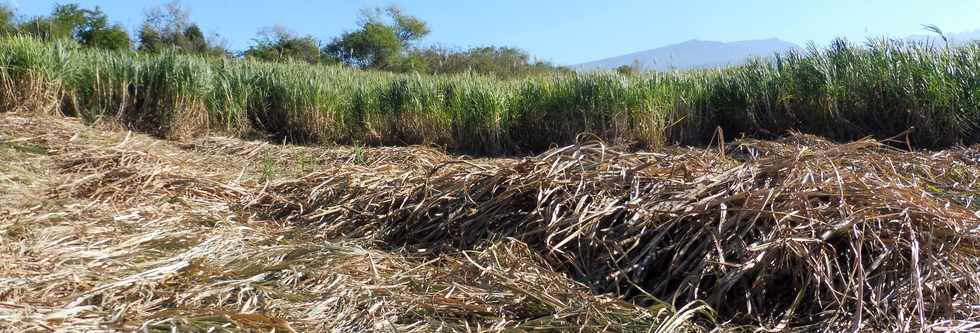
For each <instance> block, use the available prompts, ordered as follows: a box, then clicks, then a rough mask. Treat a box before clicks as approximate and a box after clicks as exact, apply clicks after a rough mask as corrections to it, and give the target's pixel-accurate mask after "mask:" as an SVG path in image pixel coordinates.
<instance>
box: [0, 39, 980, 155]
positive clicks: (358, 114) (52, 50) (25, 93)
mask: <svg viewBox="0 0 980 333" xmlns="http://www.w3.org/2000/svg"><path fill="white" fill-rule="evenodd" d="M0 45H3V47H0V82H4V84H5V86H8V87H11V88H10V89H6V90H5V91H3V92H0V105H2V106H4V107H6V108H7V109H11V108H17V107H18V105H20V104H23V103H34V101H38V100H42V101H46V102H45V103H55V104H56V105H57V103H62V104H60V105H61V107H60V108H61V109H62V110H68V111H71V112H66V113H71V114H78V115H81V116H83V117H84V118H85V119H90V120H94V119H119V120H121V121H123V122H124V123H125V124H128V125H129V126H133V127H139V128H143V129H147V130H149V131H151V132H154V133H158V134H160V135H163V136H183V135H192V134H194V133H197V132H202V131H219V132H225V133H230V134H237V135H254V134H261V135H266V136H271V137H274V138H277V139H281V140H288V141H293V142H312V143H339V144H351V143H354V142H358V143H364V144H367V145H379V144H383V145H410V144H427V145H437V146H442V147H446V148H448V149H450V150H453V151H457V152H465V153H472V154H512V153H524V152H536V151H541V150H543V149H546V148H548V147H549V146H551V145H564V144H569V143H572V142H575V141H576V140H577V137H578V136H579V135H580V134H583V133H584V134H587V136H588V137H597V138H601V139H603V140H605V141H607V142H614V143H624V144H637V145H640V146H658V145H663V144H667V143H682V144H705V143H708V142H709V141H710V140H711V139H712V137H714V136H715V135H716V134H717V133H718V129H719V128H721V129H722V133H724V135H725V136H726V137H728V138H731V137H737V136H740V135H746V136H752V137H759V138H772V137H777V136H780V135H783V134H785V133H787V132H789V131H802V132H804V133H811V134H817V135H822V136H826V137H829V138H831V139H835V140H852V139H858V138H861V137H864V136H868V135H872V136H877V137H880V138H888V137H894V136H896V135H900V134H903V133H905V132H906V131H908V130H909V129H910V128H914V129H913V130H912V131H911V132H908V133H907V138H908V140H909V142H910V143H911V144H913V145H915V146H919V147H943V146H949V145H955V144H970V143H977V142H980V99H978V96H980V46H978V45H972V46H968V47H963V48H945V47H935V46H931V45H928V44H918V43H908V42H902V41H888V40H872V41H869V42H868V43H867V44H866V45H853V44H851V43H849V42H846V41H843V40H840V41H837V42H835V43H833V44H832V45H831V46H829V47H827V48H822V49H821V48H817V47H812V46H811V47H810V48H809V49H808V50H807V51H803V52H790V53H786V54H782V55H780V56H778V57H777V58H776V59H775V60H774V61H772V62H767V61H761V60H759V61H754V62H750V63H747V64H745V65H740V66H734V67H727V68H718V69H705V70H698V71H691V72H686V73H656V72H649V73H642V74H636V75H632V76H623V75H618V74H614V73H592V74H577V73H561V74H555V73H547V74H537V75H531V76H528V77H524V78H521V79H507V80H500V79H497V78H494V77H491V76H484V75H479V74H475V73H468V74H457V75H427V74H417V73H411V74H397V73H390V72H379V71H361V70H356V69H350V68H346V67H341V66H324V65H315V66H314V65H307V64H302V63H296V62H290V63H271V62H256V61H248V60H244V61H243V60H230V59H222V58H211V57H198V56H189V55H180V54H174V53H171V52H165V53H161V54H158V55H141V54H132V53H125V52H109V51H101V50H92V49H79V48H77V47H73V46H72V45H71V44H64V43H62V44H51V43H44V42H41V41H38V40H34V39H29V38H23V37H13V38H10V37H8V38H6V39H4V40H2V41H0ZM18 103H20V104H18ZM45 105H49V104H44V105H41V106H39V107H38V108H41V109H45V108H43V107H46V106H45ZM47 109H50V108H49V107H48V108H47ZM47 109H45V110H47Z"/></svg>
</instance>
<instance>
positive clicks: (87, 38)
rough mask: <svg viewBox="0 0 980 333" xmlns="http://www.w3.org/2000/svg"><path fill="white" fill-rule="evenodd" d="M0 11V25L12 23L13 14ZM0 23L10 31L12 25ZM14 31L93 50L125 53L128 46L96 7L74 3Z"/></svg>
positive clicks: (119, 28)
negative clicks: (78, 44) (70, 40)
mask: <svg viewBox="0 0 980 333" xmlns="http://www.w3.org/2000/svg"><path fill="white" fill-rule="evenodd" d="M0 12H3V13H2V14H0V22H3V21H6V22H11V21H12V20H13V17H14V15H13V12H12V11H9V9H8V10H4V11H0ZM4 17H5V18H4ZM0 24H3V25H5V26H7V27H0V29H11V28H10V27H12V26H13V24H12V23H0ZM16 30H18V31H19V32H21V33H25V34H28V35H31V36H35V37H37V38H41V39H46V40H56V39H73V40H76V41H78V42H79V43H80V44H82V45H85V46H89V47H95V48H102V49H110V50H127V49H129V47H130V38H129V34H128V33H126V30H125V29H123V27H122V26H120V25H118V24H110V23H109V19H108V17H106V15H105V13H103V12H102V9H100V8H99V7H95V9H85V8H82V7H81V6H79V5H78V4H65V5H56V6H55V7H54V10H52V11H51V15H49V16H47V17H43V16H38V17H34V18H31V19H29V20H27V21H25V22H22V23H21V24H20V25H19V27H18V28H17V29H16ZM8 31H10V30H8Z"/></svg>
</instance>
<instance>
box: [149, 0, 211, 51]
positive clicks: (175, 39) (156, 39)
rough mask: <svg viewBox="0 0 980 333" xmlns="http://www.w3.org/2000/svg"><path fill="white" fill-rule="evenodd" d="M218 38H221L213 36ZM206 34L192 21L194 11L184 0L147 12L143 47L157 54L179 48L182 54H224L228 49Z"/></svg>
mask: <svg viewBox="0 0 980 333" xmlns="http://www.w3.org/2000/svg"><path fill="white" fill-rule="evenodd" d="M213 39H217V37H215V38H213ZM213 39H212V40H209V39H208V38H206V37H205V36H204V32H203V31H201V28H200V27H199V26H198V25H197V24H195V23H193V22H191V21H190V11H189V10H187V9H186V8H184V7H183V6H182V5H181V4H180V2H178V1H176V0H175V1H171V2H168V3H167V4H165V5H163V6H161V7H155V8H151V9H149V10H147V11H146V14H145V17H144V19H143V25H142V26H141V27H140V32H139V42H140V46H139V50H140V51H143V52H149V53H155V52H160V51H163V50H175V51H177V52H182V53H193V54H207V55H217V56H224V55H227V54H228V51H227V50H226V49H225V48H224V46H223V45H219V44H218V43H215V42H214V41H213Z"/></svg>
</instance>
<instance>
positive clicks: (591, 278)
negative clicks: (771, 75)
mask: <svg viewBox="0 0 980 333" xmlns="http://www.w3.org/2000/svg"><path fill="white" fill-rule="evenodd" d="M726 151H727V154H724V153H725V152H726ZM728 156H731V157H728ZM971 156H976V149H966V148H961V149H958V150H952V151H946V152H938V153H926V152H904V151H899V150H896V149H893V148H890V147H888V146H885V145H883V144H881V143H879V142H877V141H873V140H861V141H856V142H853V143H848V144H833V143H830V142H826V141H823V140H819V139H815V138H812V137H802V136H797V137H792V138H789V139H786V140H783V141H782V142H759V141H743V142H737V143H734V144H732V145H729V146H728V147H727V149H724V150H722V151H716V150H682V149H673V150H671V151H669V152H668V153H627V152H624V151H621V150H618V149H615V148H611V147H607V146H604V145H602V144H581V145H574V146H568V147H564V148H559V149H555V150H552V151H549V152H547V153H544V154H542V155H539V156H537V157H532V158H526V159H523V160H521V161H517V162H509V161H508V162H502V163H493V162H490V161H468V160H453V161H448V162H445V163H442V164H439V165H437V166H436V167H433V168H431V169H429V170H424V171H419V170H417V169H415V168H405V167H401V166H399V165H395V164H388V165H372V166H359V165H324V166H322V168H321V169H320V170H319V171H318V172H314V173H311V174H309V175H306V176H304V177H301V178H298V179H295V180H287V181H283V182H279V183H276V184H273V185H271V186H269V187H268V188H266V189H264V191H263V192H262V193H260V194H259V196H258V197H256V200H254V201H252V202H249V203H248V206H249V207H250V208H251V209H255V210H258V211H262V212H265V213H266V214H268V215H269V216H271V217H274V218H277V219H282V220H286V221H290V222H292V223H294V224H297V225H308V226H314V227H317V228H318V229H319V230H320V232H321V234H323V235H327V236H326V237H370V238H372V239H375V240H377V241H379V242H381V243H382V244H385V245H386V246H387V247H388V248H390V249H395V248H402V247H405V248H408V249H410V250H414V251H420V252H424V253H436V254H438V253H446V252H451V251H455V250H459V249H476V248H482V247H485V246H487V245H488V244H493V243H494V242H495V241H498V240H500V239H503V238H506V237H512V238H515V239H518V240H520V241H523V242H526V243H527V244H528V245H529V247H530V248H531V249H533V250H534V251H535V252H536V253H538V254H539V255H541V256H542V257H543V258H545V260H547V261H548V262H549V263H550V264H551V265H553V266H554V267H556V268H557V269H559V270H561V271H563V272H565V273H566V274H568V275H570V276H572V277H573V278H575V279H577V280H579V281H583V282H586V283H588V284H590V285H591V286H592V288H593V289H594V290H596V291H599V292H604V291H614V292H616V293H618V294H620V295H624V296H626V297H630V296H636V295H652V296H655V297H656V298H659V299H662V300H672V301H673V302H675V303H678V304H683V303H686V302H691V301H696V300H704V301H706V302H707V303H708V304H709V305H711V306H712V307H713V308H714V309H716V310H718V311H719V313H720V315H721V318H724V319H730V320H733V322H734V323H745V324H752V325H762V326H765V327H775V328H784V327H787V326H789V327H797V328H800V327H808V326H811V325H812V327H824V328H830V329H832V330H848V329H855V328H864V329H872V330H902V329H925V328H934V329H937V328H950V327H953V328H959V329H963V328H964V327H966V328H968V327H976V326H971V325H976V323H977V320H978V319H980V313H978V311H980V309H978V307H977V305H978V304H980V275H978V274H977V272H980V258H978V254H980V252H978V251H980V233H978V232H980V212H978V211H980V208H978V207H977V205H976V204H975V203H974V202H975V201H976V199H977V196H978V195H980V184H978V182H977V179H978V177H980V166H978V164H977V161H976V159H973V158H972V157H971ZM732 157H734V158H732Z"/></svg>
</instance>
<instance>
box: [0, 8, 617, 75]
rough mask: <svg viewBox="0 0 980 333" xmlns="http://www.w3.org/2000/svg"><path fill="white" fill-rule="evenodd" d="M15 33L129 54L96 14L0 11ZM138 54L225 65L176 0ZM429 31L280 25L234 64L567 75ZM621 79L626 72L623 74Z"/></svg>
mask: <svg viewBox="0 0 980 333" xmlns="http://www.w3.org/2000/svg"><path fill="white" fill-rule="evenodd" d="M12 33H20V34H27V35H30V36H34V37H36V38H40V39H44V40H56V39H72V40H75V41H77V42H78V43H79V44H81V45H83V46H87V47H94V48H102V49H110V50H128V49H130V48H131V47H132V44H133V41H132V40H131V39H130V36H129V34H128V33H127V32H126V30H125V29H124V28H123V27H122V26H120V25H118V24H112V23H110V21H109V19H108V17H107V16H106V14H105V13H104V12H102V10H101V9H100V8H99V7H95V8H94V9H87V8H83V7H81V6H80V5H78V4H59V5H56V6H55V7H54V8H53V10H52V11H51V13H50V14H49V15H47V16H36V17H31V18H24V19H21V18H19V17H18V16H17V15H16V13H15V11H14V10H13V9H12V8H10V7H8V6H4V5H0V34H12ZM136 33H137V36H136V37H137V42H138V44H137V45H138V46H137V50H138V51H140V52H146V53H157V52H162V51H174V52H180V53H191V54H200V55H208V56H223V57H230V56H232V53H231V52H229V51H228V49H227V47H226V45H227V42H225V41H224V40H223V39H220V37H218V36H217V35H211V36H208V35H205V33H204V31H203V30H202V29H201V27H200V26H199V25H198V24H197V23H195V22H193V21H192V20H191V15H190V11H189V10H188V9H187V8H185V7H184V6H182V5H181V3H180V2H178V1H177V0H172V1H170V2H168V3H165V4H163V5H161V6H158V7H153V8H150V9H148V10H146V12H145V14H144V19H143V21H142V23H141V24H140V25H139V27H138V29H137V32H136ZM429 33H430V29H429V26H428V24H426V22H425V21H423V20H421V19H419V18H418V17H415V16H411V15H408V14H406V13H405V11H404V10H402V9H401V8H399V7H397V6H388V7H382V8H370V9H364V10H362V11H361V13H360V18H359V20H358V23H357V27H356V28H355V29H353V30H350V31H346V32H344V33H342V34H340V35H339V36H337V37H335V38H333V39H332V40H331V41H330V42H329V43H325V44H324V43H322V42H321V41H320V40H318V39H316V38H315V37H313V36H311V35H300V34H297V33H294V32H292V31H290V30H289V29H287V28H286V27H284V26H282V25H274V26H271V27H268V28H263V29H260V30H259V32H258V33H257V35H256V37H255V38H254V39H253V42H252V44H251V45H250V46H249V47H248V48H247V49H246V50H244V51H241V52H239V53H237V55H238V56H240V57H242V58H247V59H254V60H259V61H270V62H287V61H299V62H305V63H309V64H335V63H340V64H343V65H346V66H352V67H357V68H365V69H377V70H386V71H394V72H418V73H435V74H452V73H464V72H469V73H478V74H484V75H493V76H498V77H504V78H509V77H519V76H525V75H533V74H539V73H549V72H555V71H568V69H566V68H562V67H559V66H555V65H553V64H551V63H549V62H546V61H540V60H537V59H534V58H533V57H532V56H531V55H530V54H528V53H527V52H526V51H524V50H521V49H518V48H513V47H498V46H484V47H476V48H471V49H467V50H457V49H452V48H446V47H426V48H422V47H419V46H418V43H419V42H420V41H421V40H422V39H424V38H425V37H426V36H428V35H429ZM620 71H621V72H623V73H626V71H627V68H621V69H620Z"/></svg>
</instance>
